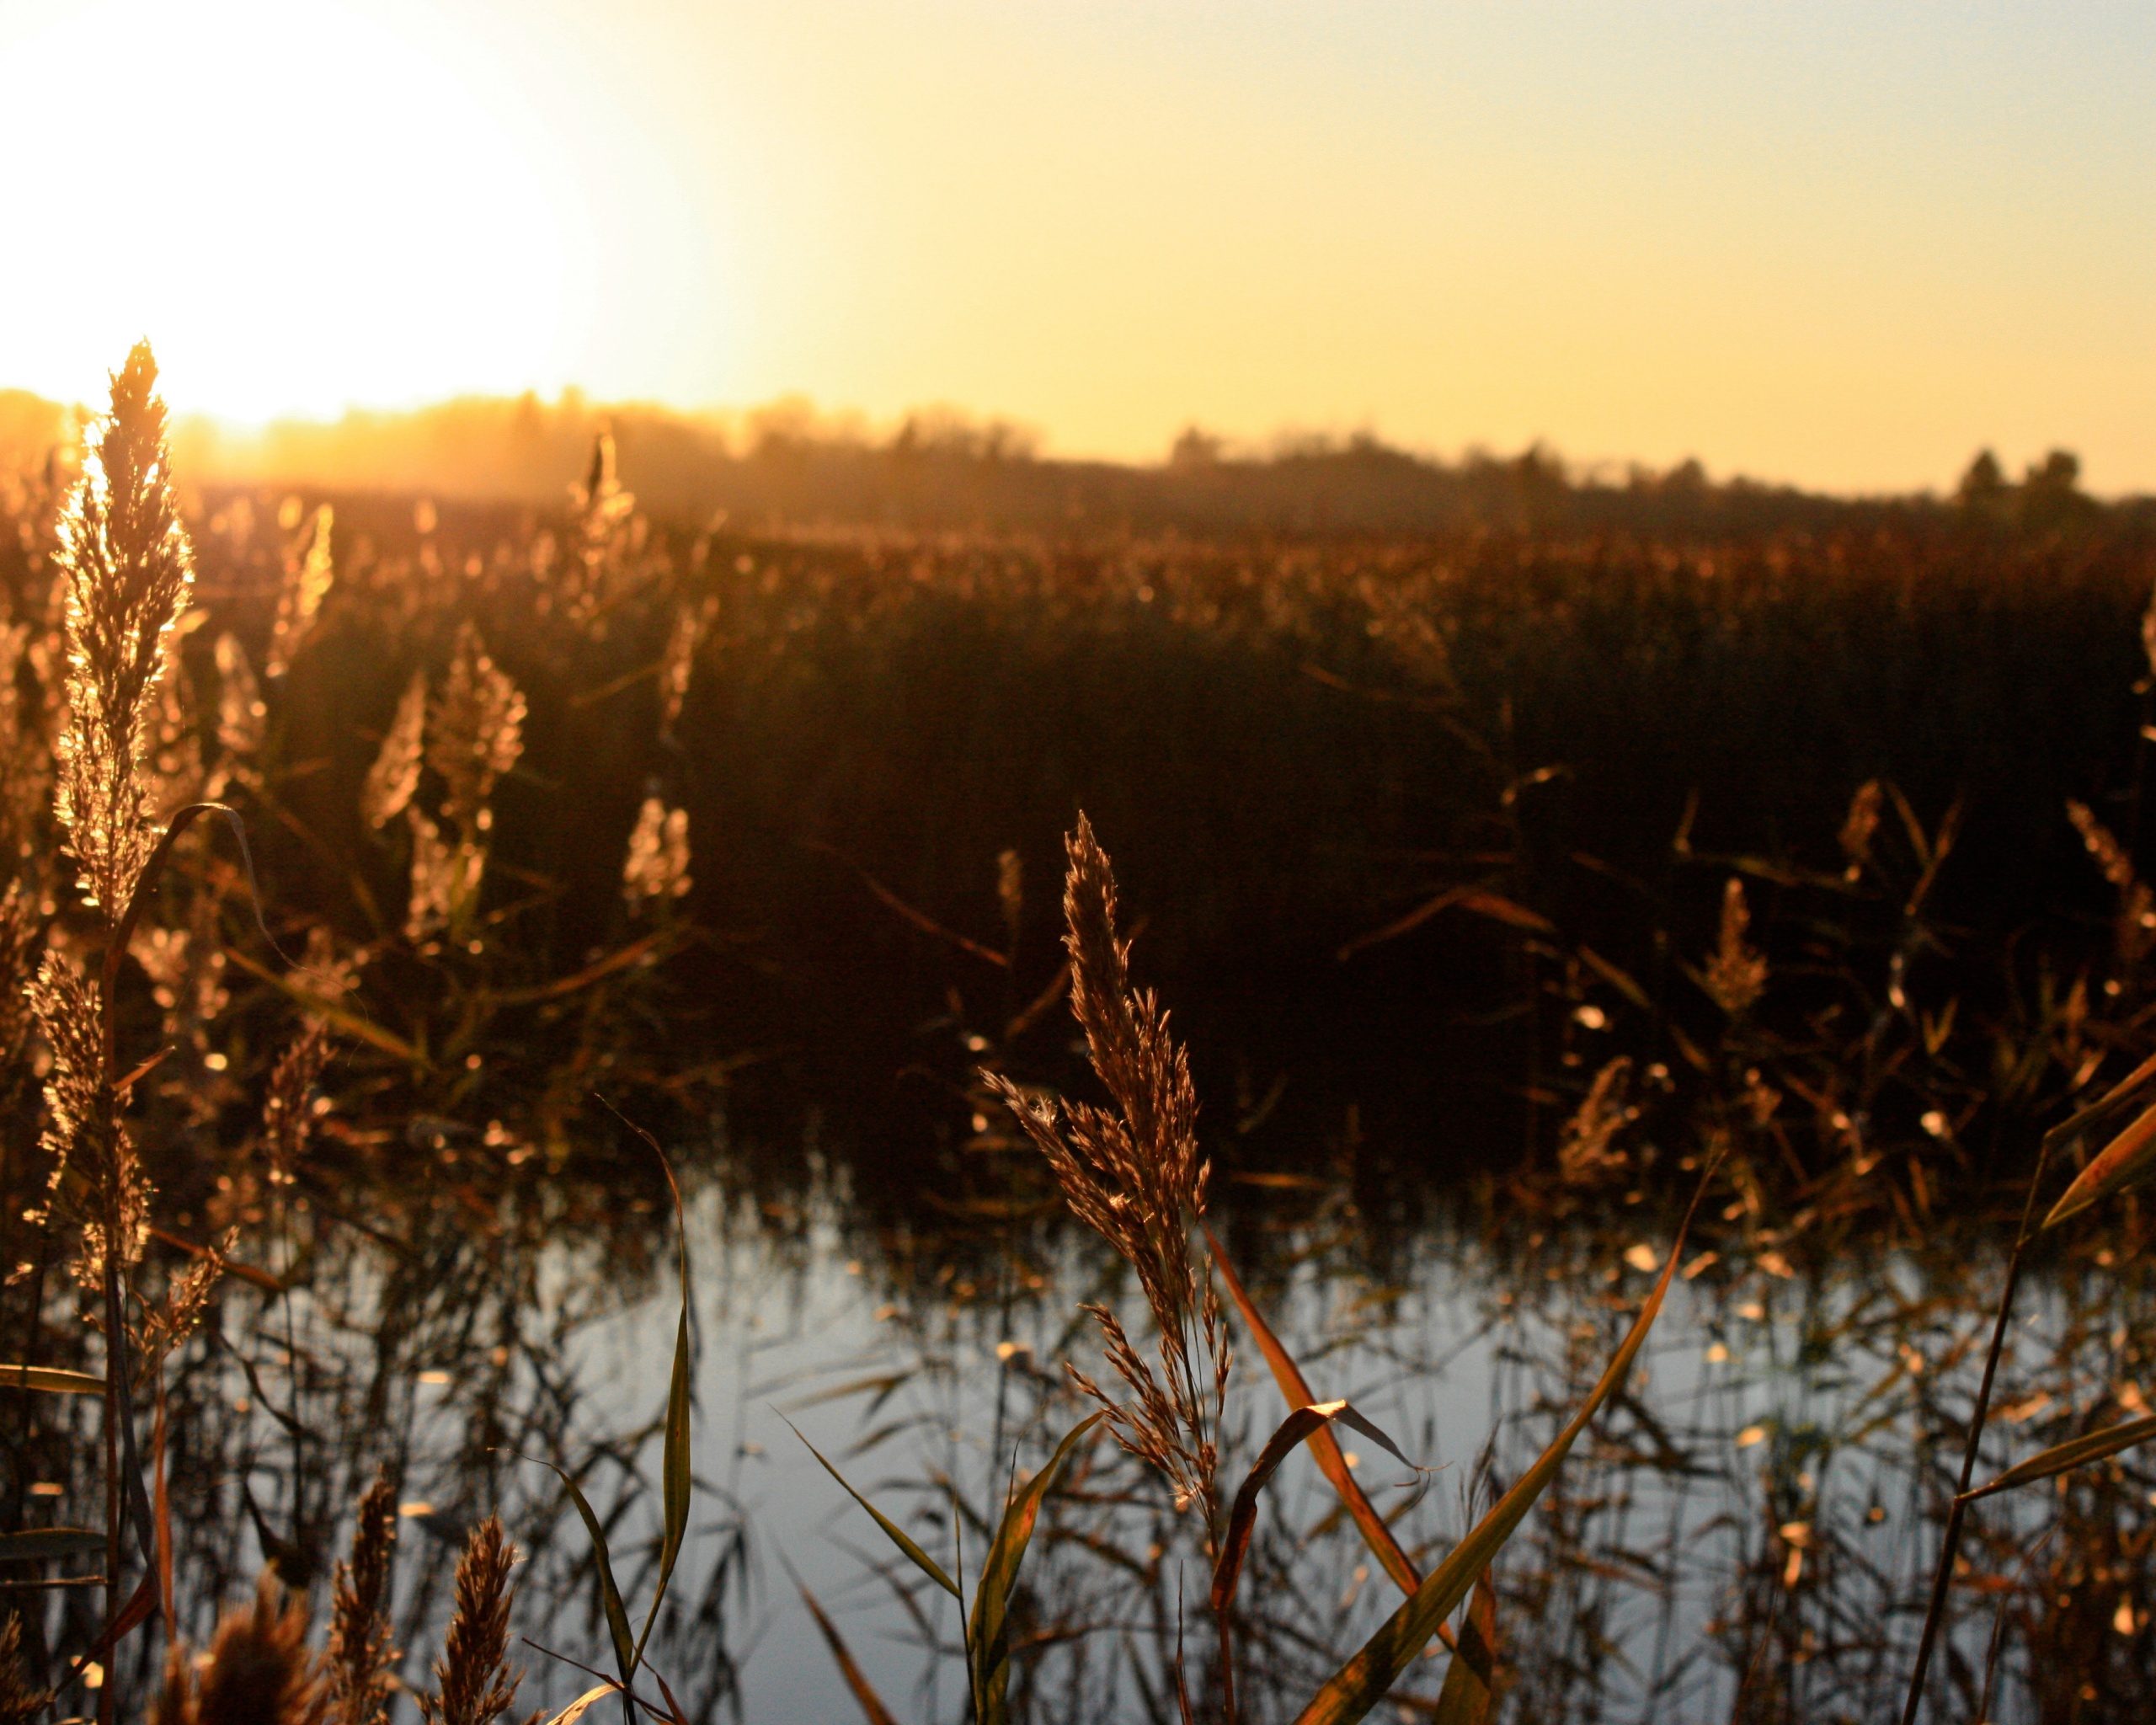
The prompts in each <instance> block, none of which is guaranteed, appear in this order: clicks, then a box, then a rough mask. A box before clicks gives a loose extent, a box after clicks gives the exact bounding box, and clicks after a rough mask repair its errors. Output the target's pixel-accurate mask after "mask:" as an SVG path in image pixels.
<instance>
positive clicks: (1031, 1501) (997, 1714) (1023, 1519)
mask: <svg viewBox="0 0 2156 1725" xmlns="http://www.w3.org/2000/svg"><path fill="white" fill-rule="evenodd" d="M1106 1418H1107V1414H1106V1413H1094V1414H1089V1415H1087V1416H1086V1418H1084V1419H1081V1420H1080V1421H1079V1422H1078V1423H1077V1424H1076V1425H1075V1426H1073V1427H1071V1429H1070V1430H1069V1431H1068V1432H1066V1433H1065V1434H1064V1439H1063V1441H1062V1442H1061V1443H1059V1444H1058V1445H1056V1446H1055V1454H1054V1455H1051V1456H1050V1457H1049V1460H1048V1465H1047V1466H1045V1467H1043V1468H1042V1469H1041V1471H1039V1472H1038V1473H1037V1474H1035V1475H1034V1476H1033V1477H1032V1478H1031V1479H1029V1480H1027V1482H1026V1483H1025V1484H1024V1485H1023V1486H1022V1487H1020V1488H1019V1489H1018V1490H1017V1492H1015V1493H1012V1494H1011V1501H1010V1503H1008V1504H1006V1506H1005V1507H1004V1510H1003V1519H1002V1520H1001V1522H1000V1523H999V1524H998V1525H997V1526H996V1530H995V1539H994V1541H991V1542H990V1546H989V1548H988V1556H987V1557H986V1558H985V1559H984V1560H983V1562H982V1563H981V1567H980V1579H979V1581H977V1582H975V1583H974V1609H973V1613H972V1621H971V1622H970V1623H969V1626H968V1630H967V1634H966V1651H967V1654H968V1656H969V1658H971V1660H972V1661H973V1667H974V1706H976V1708H977V1709H978V1710H979V1719H980V1725H1003V1721H1004V1718H1005V1716H1006V1707H1007V1701H1006V1696H1007V1695H1008V1693H1009V1690H1010V1687H1011V1589H1013V1588H1014V1587H1016V1586H1017V1582H1018V1566H1019V1565H1020V1564H1021V1563H1022V1562H1025V1558H1026V1546H1027V1544H1028V1543H1029V1542H1030V1541H1032V1539H1033V1524H1034V1523H1035V1522H1036V1521H1037V1520H1038V1519H1040V1513H1041V1503H1042V1501H1043V1499H1044V1498H1046V1497H1047V1496H1048V1492H1049V1487H1050V1486H1052V1485H1054V1483H1055V1477H1056V1475H1057V1474H1059V1473H1060V1472H1061V1471H1063V1464H1064V1463H1065V1461H1068V1460H1069V1459H1070V1453H1071V1451H1072V1450H1075V1449H1076V1448H1077V1447H1078V1445H1079V1444H1080V1443H1081V1442H1082V1441H1083V1440H1084V1439H1086V1436H1087V1435H1088V1434H1090V1433H1091V1431H1092V1429H1093V1428H1094V1427H1095V1426H1097V1425H1098V1424H1099V1423H1101V1422H1102V1420H1104V1419H1106Z"/></svg>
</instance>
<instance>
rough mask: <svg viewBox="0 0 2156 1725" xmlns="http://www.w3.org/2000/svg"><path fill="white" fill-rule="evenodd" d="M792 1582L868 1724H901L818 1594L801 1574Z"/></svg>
mask: <svg viewBox="0 0 2156 1725" xmlns="http://www.w3.org/2000/svg"><path fill="white" fill-rule="evenodd" d="M793 1584H794V1586H795V1587H797V1588H798V1589H800V1590H801V1603H802V1604H803V1605H806V1606H807V1607H808V1608H809V1616H811V1617H814V1619H815V1620H816V1627H817V1628H819V1629H820V1630H822V1631H823V1632H824V1643H825V1646H826V1647H828V1648H830V1650H831V1657H832V1658H834V1659H835V1660H836V1661H837V1662H838V1668H839V1674H840V1675H841V1677H843V1678H845V1679H846V1687H847V1688H848V1689H850V1690H852V1691H853V1698H854V1700H856V1701H858V1702H860V1703H861V1711H862V1713H863V1715H865V1716H866V1717H867V1720H868V1725H898V1721H897V1719H896V1718H895V1717H893V1715H892V1712H891V1710H890V1709H889V1707H887V1706H884V1705H883V1700H882V1698H881V1697H880V1696H878V1695H877V1693H876V1691H875V1690H874V1689H873V1687H872V1686H871V1685H870V1684H869V1681H868V1680H867V1678H866V1677H864V1676H863V1675H862V1671H861V1667H860V1666H858V1665H857V1664H855V1663H854V1659H853V1654H852V1653H851V1651H850V1650H849V1649H848V1648H847V1647H846V1642H845V1640H844V1638H843V1637H841V1635H840V1634H839V1632H838V1628H837V1626H835V1624H834V1623H832V1621H831V1620H830V1618H828V1617H826V1616H825V1615H824V1608H823V1607H822V1606H821V1605H818V1604H817V1603H816V1596H815V1594H812V1593H810V1592H809V1589H808V1587H807V1585H806V1584H805V1583H803V1581H802V1579H801V1578H800V1577H799V1576H798V1575H797V1576H795V1577H794V1578H793Z"/></svg>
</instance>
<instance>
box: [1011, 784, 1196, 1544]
mask: <svg viewBox="0 0 2156 1725" xmlns="http://www.w3.org/2000/svg"><path fill="white" fill-rule="evenodd" d="M1065 852H1066V853H1067V855H1068V857H1069V860H1070V868H1069V873H1068V876H1067V878H1066V881H1065V891H1064V916H1065V923H1066V925H1067V932H1066V933H1065V937H1064V945H1065V948H1066V949H1067V950H1068V951H1069V953H1070V1002H1071V1009H1072V1011H1073V1012H1075V1014H1076V1016H1077V1018H1078V1022H1079V1023H1080V1025H1081V1027H1082V1028H1084V1030H1085V1032H1086V1049H1087V1051H1088V1053H1089V1054H1090V1055H1091V1060H1092V1065H1093V1070H1094V1071H1095V1072H1096V1073H1097V1074H1098V1075H1099V1076H1100V1079H1101V1081H1102V1084H1103V1085H1105V1086H1106V1087H1107V1091H1108V1093H1109V1095H1110V1096H1112V1097H1113V1098H1114V1100H1115V1103H1116V1112H1115V1113H1113V1114H1110V1113H1108V1112H1107V1111H1106V1110H1104V1109H1101V1108H1093V1107H1091V1106H1089V1105H1088V1104H1086V1103H1069V1102H1065V1103H1055V1102H1053V1101H1043V1100H1040V1099H1037V1098H1035V1097H1029V1096H1027V1095H1026V1094H1025V1093H1023V1092H1021V1091H1019V1090H1018V1089H1017V1087H1015V1086H1013V1085H1012V1084H1011V1083H1010V1082H1009V1081H1008V1080H1006V1079H1005V1078H1004V1077H1002V1076H1001V1075H999V1074H995V1073H990V1072H984V1073H983V1074H982V1077H983V1080H984V1081H985V1082H986V1083H987V1084H988V1086H989V1087H990V1088H991V1089H992V1090H994V1091H995V1092H996V1093H997V1094H998V1095H1000V1096H1001V1097H1002V1098H1003V1101H1004V1102H1005V1103H1006V1106H1008V1107H1009V1108H1010V1109H1011V1112H1012V1114H1015V1115H1016V1116H1017V1119H1018V1121H1019V1123H1020V1124H1022V1126H1023V1127H1024V1128H1025V1130H1026V1133H1027V1135H1028V1136H1029V1137H1030V1138H1032V1140H1033V1143H1034V1145H1035V1146H1037V1147H1038V1149H1039V1151H1040V1152H1041V1154H1042V1156H1043V1157H1044V1158H1045V1159H1046V1160H1047V1162H1048V1165H1049V1169H1050V1170H1051V1171H1052V1172H1054V1175H1055V1178H1056V1183H1057V1184H1058V1185H1059V1186H1060V1187H1061V1188H1062V1189H1063V1195H1064V1199H1065V1202H1066V1203H1068V1204H1070V1210H1071V1213H1072V1214H1073V1215H1075V1216H1076V1217H1077V1218H1078V1219H1079V1220H1081V1221H1082V1222H1084V1223H1085V1224H1086V1226H1089V1227H1091V1228H1092V1229H1093V1230H1094V1231H1096V1232H1097V1233H1098V1234H1099V1235H1100V1236H1102V1238H1103V1239H1105V1240H1106V1241H1107V1242H1108V1243H1109V1245H1111V1246H1113V1247H1114V1248H1115V1249H1116V1251H1117V1252H1118V1253H1119V1254H1120V1255H1121V1256H1122V1258H1123V1259H1124V1261H1125V1262H1126V1263H1129V1265H1130V1266H1131V1268H1133V1269H1134V1270H1135V1271H1136V1272H1137V1274H1138V1280H1139V1287H1140V1288H1141V1289H1142V1290H1143V1291H1144V1293H1145V1300H1146V1304H1147V1305H1148V1306H1150V1307H1151V1309H1152V1312H1153V1317H1154V1321H1155V1324H1156V1325H1157V1326H1158V1327H1159V1331H1160V1342H1159V1347H1158V1354H1159V1359H1160V1366H1161V1370H1160V1372H1159V1374H1158V1375H1155V1372H1154V1370H1153V1368H1152V1365H1150V1363H1149V1362H1148V1361H1147V1360H1145V1359H1143V1358H1141V1357H1140V1356H1139V1354H1138V1352H1137V1350H1136V1349H1135V1348H1134V1347H1133V1346H1132V1345H1131V1343H1130V1338H1129V1336H1128V1335H1127V1334H1126V1333H1125V1332H1124V1330H1123V1325H1122V1323H1121V1322H1119V1321H1118V1318H1117V1317H1116V1316H1115V1314H1114V1313H1113V1312H1112V1311H1108V1310H1107V1308H1106V1307H1102V1306H1090V1307H1087V1308H1086V1310H1088V1311H1091V1313H1092V1315H1093V1316H1094V1318H1095V1320H1096V1321H1097V1322H1098V1324H1099V1326H1100V1330H1101V1337H1102V1343H1103V1344H1104V1345H1105V1347H1106V1349H1107V1357H1108V1363H1109V1365H1111V1366H1113V1368H1114V1370H1115V1372H1116V1375H1118V1377H1120V1378H1121V1379H1122V1380H1123V1385H1124V1387H1125V1389H1126V1390H1127V1391H1128V1392H1129V1397H1128V1399H1127V1400H1123V1401H1118V1399H1117V1398H1116V1397H1113V1396H1111V1395H1109V1394H1108V1393H1107V1392H1106V1391H1103V1390H1102V1389H1101V1387H1100V1386H1098V1385H1097V1384H1096V1383H1095V1382H1093V1381H1092V1380H1091V1379H1090V1378H1088V1377H1086V1375H1084V1374H1083V1373H1082V1372H1081V1371H1079V1370H1077V1368H1076V1367H1075V1366H1071V1365H1066V1367H1065V1370H1068V1371H1069V1372H1070V1375H1071V1378H1072V1380H1073V1381H1075V1383H1076V1384H1077V1385H1078V1386H1079V1387H1080V1388H1081V1390H1083V1391H1085V1392H1086V1394H1087V1395H1088V1396H1091V1397H1092V1398H1093V1399H1094V1400H1095V1401H1097V1402H1099V1403H1100V1404H1101V1406H1102V1407H1103V1408H1104V1409H1105V1410H1106V1411H1107V1416H1108V1428H1109V1429H1110V1430H1111V1431H1112V1432H1113V1433H1114V1434H1115V1439H1116V1441H1117V1442H1118V1444H1120V1445H1122V1446H1123V1449H1124V1450H1126V1451H1128V1452H1129V1454H1130V1455H1134V1456H1135V1457H1137V1458H1138V1459H1139V1460H1140V1461H1145V1462H1147V1463H1149V1464H1150V1466H1154V1467H1155V1468H1157V1469H1158V1470H1159V1471H1161V1474H1162V1475H1163V1476H1164V1477H1166V1480H1167V1482H1168V1483H1169V1485H1170V1487H1171V1489H1172V1490H1173V1492H1174V1494H1175V1501H1176V1507H1177V1509H1185V1508H1187V1507H1188V1506H1189V1505H1190V1504H1192V1503H1202V1504H1203V1508H1204V1511H1205V1520H1206V1525H1207V1526H1208V1527H1209V1528H1210V1527H1211V1526H1212V1525H1214V1523H1215V1522H1217V1521H1218V1519H1219V1514H1218V1509H1219V1503H1218V1498H1217V1493H1216V1491H1215V1487H1214V1474H1215V1473H1216V1471H1218V1467H1219V1448H1218V1433H1219V1423H1220V1415H1221V1412H1222V1408H1223V1405H1224V1403H1225V1400H1226V1395H1227V1381H1228V1371H1229V1367H1230V1362H1231V1360H1232V1357H1233V1355H1232V1350H1231V1349H1230V1346H1229V1343H1228V1338H1227V1335H1226V1332H1225V1330H1224V1328H1223V1327H1222V1325H1221V1322H1220V1309H1219V1296H1218V1295H1216V1293H1215V1292H1214V1288H1213V1284H1212V1279H1211V1277H1210V1276H1209V1275H1204V1276H1201V1275H1200V1274H1199V1271H1198V1266H1197V1264H1196V1263H1195V1262H1194V1261H1193V1258H1192V1255H1191V1251H1190V1241H1189V1235H1188V1232H1187V1230H1188V1228H1189V1227H1190V1225H1191V1224H1192V1222H1193V1221H1194V1220H1198V1219H1201V1218H1203V1215H1204V1214H1205V1188H1206V1181H1207V1178H1208V1176H1209V1172H1210V1165H1209V1163H1208V1162H1206V1161H1205V1160H1204V1158H1203V1157H1202V1156H1200V1155H1199V1153H1198V1134H1197V1119H1198V1097H1197V1094H1196V1092H1195V1091H1194V1090H1193V1088H1192V1086H1191V1081H1190V1065H1189V1061H1188V1060H1187V1057H1186V1056H1185V1055H1184V1053H1183V1051H1182V1049H1181V1048H1179V1047H1178V1046H1177V1044H1176V1043H1175V1042H1174V1040H1173V1039H1171V1037H1170V1035H1169V1034H1168V1019H1167V1014H1166V1012H1163V1011H1162V1010H1161V1007H1160V1006H1159V1003H1158V1002H1157V1001H1155V999H1154V997H1153V996H1152V995H1151V994H1150V992H1148V993H1145V994H1139V993H1134V991H1132V989H1131V986H1130V972H1129V943H1128V942H1127V941H1124V940H1123V939H1122V938H1120V937H1118V934H1117V932H1116V892H1115V876H1114V873H1113V870H1112V869H1111V868H1110V867H1109V864H1108V859H1107V855H1106V854H1105V853H1104V852H1102V849H1101V847H1100V845H1099V843H1098V842H1097V841H1096V840H1095V838H1094V836H1093V829H1092V826H1091V823H1090V822H1089V821H1087V820H1086V817H1085V816H1084V815H1083V814H1081V815H1080V816H1079V817H1078V828H1077V830H1076V831H1075V832H1074V833H1072V834H1071V835H1070V837H1069V838H1068V839H1067V840H1066V841H1065Z"/></svg>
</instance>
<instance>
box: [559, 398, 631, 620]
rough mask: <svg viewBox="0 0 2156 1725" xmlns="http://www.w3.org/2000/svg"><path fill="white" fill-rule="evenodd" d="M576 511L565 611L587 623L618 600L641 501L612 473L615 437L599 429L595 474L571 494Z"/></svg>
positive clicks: (594, 442) (593, 452) (594, 449)
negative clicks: (638, 504) (618, 588)
mask: <svg viewBox="0 0 2156 1725" xmlns="http://www.w3.org/2000/svg"><path fill="white" fill-rule="evenodd" d="M569 499H570V505H571V507H572V508H574V510H575V511H576V551H575V553H574V561H573V562H571V563H570V564H569V565H568V569H566V570H565V571H564V573H565V574H567V575H568V589H569V590H568V595H567V608H568V614H569V618H570V620H571V621H572V622H579V623H581V622H590V620H591V619H592V618H593V617H595V616H597V615H598V613H599V612H600V611H601V610H603V609H604V608H605V607H606V604H607V602H608V601H610V600H611V599H612V598H613V597H614V594H615V590H616V588H617V587H618V586H619V585H620V583H621V579H622V569H623V567H624V565H625V564H626V563H627V558H628V553H629V551H630V549H631V546H630V541H631V539H632V537H633V530H634V526H635V522H634V517H635V515H636V508H637V499H636V495H635V494H634V493H633V492H630V491H625V490H623V489H622V482H621V481H620V479H619V478H616V474H615V470H614V434H613V433H612V432H611V430H601V431H600V434H599V435H598V436H597V437H595V438H594V439H593V440H592V445H591V470H590V473H588V474H586V476H585V478H584V483H583V484H581V485H579V486H577V487H575V488H574V489H572V490H571V492H570V494H569Z"/></svg>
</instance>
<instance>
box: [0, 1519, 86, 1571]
mask: <svg viewBox="0 0 2156 1725" xmlns="http://www.w3.org/2000/svg"><path fill="white" fill-rule="evenodd" d="M91 1551H99V1552H102V1551H104V1535H103V1534H102V1533H99V1532H98V1531H97V1530H95V1529H93V1528H88V1527H33V1528H29V1529H28V1530H25V1531H24V1532H22V1533H0V1563H41V1562H44V1561H45V1559H47V1558H49V1557H82V1556H83V1555H85V1554H86V1553H88V1552H91Z"/></svg>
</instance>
